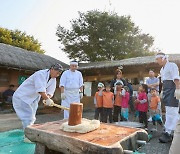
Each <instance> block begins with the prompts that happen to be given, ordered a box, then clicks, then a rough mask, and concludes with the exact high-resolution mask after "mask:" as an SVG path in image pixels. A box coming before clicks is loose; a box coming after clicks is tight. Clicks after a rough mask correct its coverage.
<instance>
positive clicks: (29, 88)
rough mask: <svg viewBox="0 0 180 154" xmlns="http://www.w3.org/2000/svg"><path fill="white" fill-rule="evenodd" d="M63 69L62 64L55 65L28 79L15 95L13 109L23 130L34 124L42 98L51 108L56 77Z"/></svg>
mask: <svg viewBox="0 0 180 154" xmlns="http://www.w3.org/2000/svg"><path fill="white" fill-rule="evenodd" d="M62 71H63V68H62V66H61V65H60V64H55V65H53V66H52V67H51V68H50V69H45V70H40V71H37V72H35V73H34V74H32V75H31V76H30V77H29V78H27V79H26V80H25V81H24V82H23V83H22V84H21V85H20V86H19V87H18V89H17V90H16V91H15V93H14V95H13V107H14V109H15V111H16V114H17V116H18V117H19V119H20V120H21V121H22V125H23V129H25V128H26V127H27V126H29V125H32V124H34V122H35V120H36V117H35V115H36V111H37V108H38V102H39V100H40V98H41V97H42V98H43V99H44V100H45V104H46V105H48V106H51V105H52V104H53V100H52V99H51V97H52V96H53V95H54V91H55V89H56V77H58V76H59V75H60V74H61V72H62Z"/></svg>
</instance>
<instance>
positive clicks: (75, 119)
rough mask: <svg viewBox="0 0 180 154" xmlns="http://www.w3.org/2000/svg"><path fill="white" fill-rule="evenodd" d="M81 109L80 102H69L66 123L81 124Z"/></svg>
mask: <svg viewBox="0 0 180 154" xmlns="http://www.w3.org/2000/svg"><path fill="white" fill-rule="evenodd" d="M82 111H83V104H82V103H72V104H70V113H69V120H68V125H70V126H75V125H78V124H81V119H82Z"/></svg>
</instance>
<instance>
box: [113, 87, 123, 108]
mask: <svg viewBox="0 0 180 154" xmlns="http://www.w3.org/2000/svg"><path fill="white" fill-rule="evenodd" d="M120 92H121V91H117V93H116V96H115V101H114V105H116V106H121V103H122V96H120V95H119V93H120Z"/></svg>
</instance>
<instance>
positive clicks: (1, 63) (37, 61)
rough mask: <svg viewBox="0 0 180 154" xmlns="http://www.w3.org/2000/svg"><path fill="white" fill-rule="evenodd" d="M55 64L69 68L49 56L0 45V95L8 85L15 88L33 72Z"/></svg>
mask: <svg viewBox="0 0 180 154" xmlns="http://www.w3.org/2000/svg"><path fill="white" fill-rule="evenodd" d="M55 63H60V64H61V65H62V66H63V67H64V68H65V69H66V68H68V67H69V66H68V65H67V64H65V63H63V62H61V61H59V60H57V59H55V58H52V57H50V56H47V55H43V54H38V53H35V52H31V51H27V50H24V49H21V48H18V47H14V46H11V45H6V44H2V43H0V93H1V92H3V91H4V90H5V89H7V88H8V86H9V85H10V84H13V85H15V88H17V87H18V86H19V85H20V84H21V83H22V82H23V81H24V80H25V79H26V78H27V77H28V76H30V75H31V74H32V73H34V72H35V71H37V70H40V69H46V68H50V66H51V65H53V64H55Z"/></svg>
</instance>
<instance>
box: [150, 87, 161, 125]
mask: <svg viewBox="0 0 180 154" xmlns="http://www.w3.org/2000/svg"><path fill="white" fill-rule="evenodd" d="M150 114H151V116H152V121H153V124H154V125H156V122H158V123H159V124H160V125H162V118H161V101H160V98H159V96H158V94H157V90H156V89H155V88H152V89H151V102H150Z"/></svg>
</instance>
